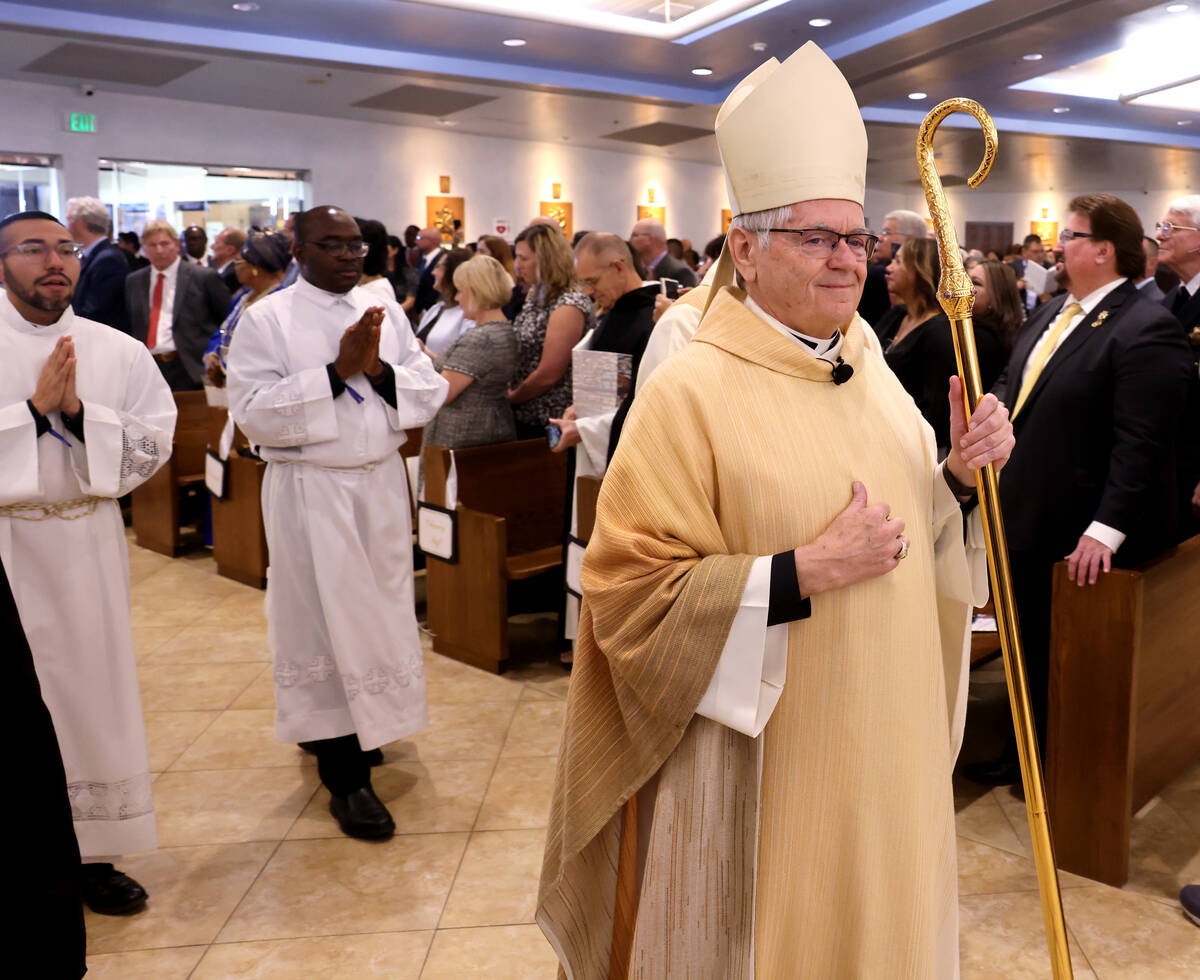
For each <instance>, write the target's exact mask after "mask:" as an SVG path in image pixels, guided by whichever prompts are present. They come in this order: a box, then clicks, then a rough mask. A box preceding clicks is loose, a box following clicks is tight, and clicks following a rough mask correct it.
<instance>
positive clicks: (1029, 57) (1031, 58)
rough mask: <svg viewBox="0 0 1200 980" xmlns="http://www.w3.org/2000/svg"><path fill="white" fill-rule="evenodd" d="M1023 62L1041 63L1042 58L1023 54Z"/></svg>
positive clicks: (1036, 55)
mask: <svg viewBox="0 0 1200 980" xmlns="http://www.w3.org/2000/svg"><path fill="white" fill-rule="evenodd" d="M1021 60H1022V61H1041V60H1042V56H1041V55H1040V54H1023V55H1021Z"/></svg>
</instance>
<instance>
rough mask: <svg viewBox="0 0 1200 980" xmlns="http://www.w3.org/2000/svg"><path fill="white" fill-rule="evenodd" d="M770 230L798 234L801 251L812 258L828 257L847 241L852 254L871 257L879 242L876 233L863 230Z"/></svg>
mask: <svg viewBox="0 0 1200 980" xmlns="http://www.w3.org/2000/svg"><path fill="white" fill-rule="evenodd" d="M767 230H768V231H770V232H776V233H778V234H781V235H797V236H799V239H800V251H801V252H802V253H803V254H804V255H806V256H808V257H809V258H810V259H827V258H829V257H830V256H831V255H833V253H834V252H836V251H837V247H838V245H839V244H840V243H841V242H843V241H844V242H845V243H846V245H847V246H848V247H849V249H850V254H851V255H853V256H854V257H855V258H856V259H869V258H870V257H871V256H872V255H873V254H874V253H875V246H876V245H877V244H879V238H878V237H877V236H876V235H869V234H867V233H866V232H862V231H852V232H850V233H849V234H848V235H843V234H841V233H840V232H837V231H827V230H825V229H824V228H768V229H767Z"/></svg>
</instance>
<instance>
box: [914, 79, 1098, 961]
mask: <svg viewBox="0 0 1200 980" xmlns="http://www.w3.org/2000/svg"><path fill="white" fill-rule="evenodd" d="M955 112H965V113H967V114H968V115H971V116H974V117H975V119H976V120H978V122H979V125H980V126H981V127H982V128H983V137H984V152H983V162H982V163H980V165H979V169H978V170H976V171H975V173H974V174H972V175H971V177H970V179H969V180H968V181H967V185H968V186H969V187H971V188H972V189H974V188H976V187H978V186H979V185H980V184H982V183H983V181H984V179H985V178H986V177H987V175H988V173H989V172H990V171H991V169H992V164H993V163H994V162H995V160H996V146H997V142H998V141H997V138H996V124H995V123H993V122H992V117H991V116H989V115H988V113H987V110H986V109H984V108H983V106H981V105H980V104H979V103H978V102H974V101H972V100H971V99H947V100H946V101H945V102H942V103H940V104H939V105H936V106H934V107H933V108H932V109H931V110H930V111H929V115H927V116H926V117H925V121H924V122H923V123H921V128H920V130H918V132H917V167H918V169H919V171H920V174H921V183H922V184H923V185H924V187H925V200H926V202H927V203H928V205H929V214H930V216H931V217H932V219H933V228H934V234H935V236H936V237H937V244H938V258H939V259H940V261H941V271H942V274H941V278H940V279H939V280H938V302H939V303H941V306H942V309H943V310H944V311H945V312H946V316H948V317H949V318H950V326H951V331H952V333H953V335H954V356H955V358H956V359H957V361H958V373H959V377H961V378H962V382H963V400H964V402H965V403H966V412H967V418H970V417H971V414H972V412H974V410H975V406H976V405H977V404H978V403H979V400H980V399H981V398H982V397H983V388H982V384H981V382H980V376H979V357H978V355H977V354H976V351H975V333H974V329H973V326H972V316H971V310H972V308H973V307H974V305H975V285H974V284H973V283H972V282H971V278H970V276H968V275H967V271H966V269H964V268H963V261H962V253H961V252H960V251H959V248H958V236H957V235H956V234H955V233H954V223H953V221H952V220H951V218H950V208H949V207H948V205H947V204H946V194H945V192H944V191H943V190H942V178H941V176H940V175H939V174H938V171H937V165H936V164H935V163H934V156H933V136H934V134H935V133H936V132H937V128H938V125H939V124H940V123H941V122H942V120H943V119H945V118H946V117H947V116H949V115H951V114H952V113H955ZM975 483H976V487H977V488H978V491H979V509H980V516H981V517H982V519H983V533H984V540H985V543H986V546H987V556H988V572H989V575H990V577H991V585H992V597H993V599H994V600H995V606H996V625H997V629H998V630H999V633H1000V649H1001V651H1002V653H1003V654H1004V674H1005V677H1006V678H1007V680H1008V700H1009V704H1010V706H1011V708H1012V715H1013V728H1014V729H1015V731H1016V735H1017V754H1018V756H1019V757H1020V760H1021V782H1022V784H1023V785H1024V787H1025V807H1026V810H1027V811H1028V814H1029V833H1030V838H1031V840H1032V843H1033V861H1034V865H1035V866H1036V868H1037V877H1038V889H1039V891H1040V893H1041V899H1042V917H1043V919H1044V921H1045V926H1046V939H1047V942H1048V943H1049V946H1050V963H1051V966H1052V968H1053V975H1054V978H1055V980H1068V978H1072V977H1074V973H1073V972H1072V970H1071V954H1070V951H1069V950H1068V948H1067V929H1066V923H1065V921H1064V920H1063V908H1062V894H1061V893H1060V891H1059V885H1058V870H1057V867H1056V865H1055V862H1054V843H1053V841H1052V840H1051V837H1050V820H1049V816H1048V815H1047V812H1046V787H1045V784H1044V782H1043V780H1042V766H1041V761H1040V757H1039V755H1038V745H1037V730H1036V729H1035V727H1034V723H1033V710H1032V705H1031V703H1030V700H1029V685H1028V683H1027V681H1026V677H1025V658H1024V656H1023V654H1022V651H1021V633H1020V629H1019V627H1018V625H1017V607H1016V601H1015V599H1014V597H1013V588H1012V573H1011V570H1010V568H1009V562H1008V544H1007V541H1006V539H1005V536H1004V519H1003V516H1002V515H1001V513H1000V483H999V480H998V477H997V474H996V469H995V467H994V466H993V465H992V464H991V463H989V464H987V466H985V467H983V469H981V470H977V471H976V474H975Z"/></svg>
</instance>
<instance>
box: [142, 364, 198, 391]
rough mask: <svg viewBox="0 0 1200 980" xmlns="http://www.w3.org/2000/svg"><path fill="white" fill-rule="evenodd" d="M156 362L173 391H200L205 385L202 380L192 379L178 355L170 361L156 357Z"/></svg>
mask: <svg viewBox="0 0 1200 980" xmlns="http://www.w3.org/2000/svg"><path fill="white" fill-rule="evenodd" d="M154 362H155V363H156V364H157V365H158V370H159V371H160V372H161V373H162V376H163V380H164V381H166V383H167V387H168V388H170V389H171V390H172V391H200V390H201V389H202V388H203V387H204V385H203V384H201V383H200V382H198V381H193V380H192V376H191V375H190V374H188V373H187V368H185V367H184V366H183V361H182V360H181V359H180V358H179V356H178V355H176V356H175V357H173V358H171V360H169V361H162V360H159V359H158V358H157V357H156V358H155V359H154Z"/></svg>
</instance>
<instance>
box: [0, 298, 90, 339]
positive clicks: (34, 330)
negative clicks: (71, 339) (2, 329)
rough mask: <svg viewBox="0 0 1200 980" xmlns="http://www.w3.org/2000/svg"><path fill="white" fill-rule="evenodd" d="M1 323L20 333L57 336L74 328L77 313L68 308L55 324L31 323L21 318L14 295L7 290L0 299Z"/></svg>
mask: <svg viewBox="0 0 1200 980" xmlns="http://www.w3.org/2000/svg"><path fill="white" fill-rule="evenodd" d="M0 321H3V323H4V325H5V326H6V327H12V329H13V330H16V331H17V332H18V333H27V334H39V335H49V336H57V335H59V334H64V333H66V332H67V331H68V330H70V329H71V328H72V327H73V326H74V324H75V311H74V310H73V309H71V307H69V306H68V307H67V308H66V309H65V310H63V311H62V314H61V315H60V316H59V318H58V319H57V320H55V321H54V322H53V323H47V324H45V325H43V324H40V323H30V322H29V321H28V320H26V319H25V318H24V317H23V316H21V313H20V311H19V310H18V309H17V308H16V307H15V306H14V305H13V301H12V293H10V292H9V291H8V290H5V291H4V296H3V298H2V299H0Z"/></svg>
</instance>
